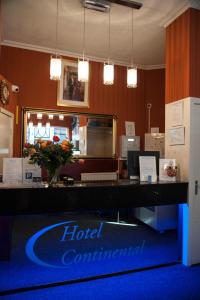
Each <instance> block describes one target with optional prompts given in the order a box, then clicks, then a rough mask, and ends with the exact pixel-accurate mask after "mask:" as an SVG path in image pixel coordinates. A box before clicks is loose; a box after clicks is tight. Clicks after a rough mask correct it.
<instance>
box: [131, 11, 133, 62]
mask: <svg viewBox="0 0 200 300" xmlns="http://www.w3.org/2000/svg"><path fill="white" fill-rule="evenodd" d="M131 15H132V22H131V66H132V67H133V8H132V10H131Z"/></svg>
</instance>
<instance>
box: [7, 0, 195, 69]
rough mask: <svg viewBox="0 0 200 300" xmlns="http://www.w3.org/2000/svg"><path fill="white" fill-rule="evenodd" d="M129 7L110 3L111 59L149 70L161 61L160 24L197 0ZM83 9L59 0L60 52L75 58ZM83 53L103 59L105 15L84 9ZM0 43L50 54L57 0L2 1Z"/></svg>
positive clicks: (152, 0) (157, 0)
mask: <svg viewBox="0 0 200 300" xmlns="http://www.w3.org/2000/svg"><path fill="white" fill-rule="evenodd" d="M138 1H139V2H141V3H142V4H143V6H142V8H141V9H139V10H135V9H134V10H133V52H132V54H131V41H132V40H131V20H132V10H131V8H128V7H125V6H122V5H118V4H111V9H110V58H111V60H113V61H114V62H115V63H118V64H122V65H127V64H129V63H130V61H131V55H133V61H134V63H135V64H137V65H138V66H140V67H144V68H154V67H160V66H161V65H163V64H164V49H165V25H166V24H168V23H169V22H170V21H172V20H173V19H174V18H175V17H176V16H178V15H179V14H180V13H182V12H183V11H184V10H186V9H187V8H188V7H190V6H192V7H195V8H200V0H138ZM83 11H84V9H83V7H82V5H81V3H80V0H59V10H58V15H59V16H58V37H57V38H58V42H57V49H58V52H59V53H60V54H63V55H64V54H66V55H69V56H75V57H80V56H81V54H82V51H83V24H84V22H83ZM85 13H86V15H85V25H86V26H85V45H86V46H85V54H86V56H88V57H89V58H90V59H93V60H96V61H104V60H106V59H107V57H108V28H109V23H108V20H109V14H108V13H103V12H98V11H94V10H88V9H86V12H85ZM2 25H3V26H2V27H3V32H2V39H3V41H2V44H5V45H11V46H17V47H22V48H27V49H33V50H39V51H44V52H49V53H54V51H55V47H56V29H55V28H56V0H34V1H33V0H2Z"/></svg>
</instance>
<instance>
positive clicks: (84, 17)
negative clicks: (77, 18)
mask: <svg viewBox="0 0 200 300" xmlns="http://www.w3.org/2000/svg"><path fill="white" fill-rule="evenodd" d="M83 60H85V6H84V7H83Z"/></svg>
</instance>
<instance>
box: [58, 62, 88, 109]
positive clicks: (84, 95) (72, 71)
mask: <svg viewBox="0 0 200 300" xmlns="http://www.w3.org/2000/svg"><path fill="white" fill-rule="evenodd" d="M57 105H58V106H69V107H70V106H71V107H89V102H88V82H80V81H78V63H77V62H74V61H69V60H62V73H61V80H60V81H59V82H58V94H57Z"/></svg>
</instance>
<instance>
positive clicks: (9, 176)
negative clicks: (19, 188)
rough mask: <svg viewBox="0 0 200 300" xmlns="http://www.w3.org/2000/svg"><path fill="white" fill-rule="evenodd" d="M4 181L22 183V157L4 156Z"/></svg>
mask: <svg viewBox="0 0 200 300" xmlns="http://www.w3.org/2000/svg"><path fill="white" fill-rule="evenodd" d="M3 182H4V183H10V184H17V183H22V158H3Z"/></svg>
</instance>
